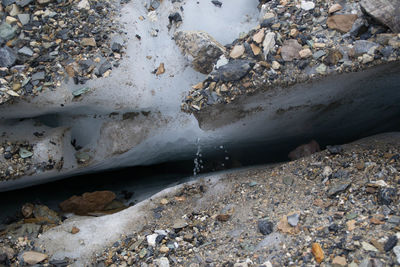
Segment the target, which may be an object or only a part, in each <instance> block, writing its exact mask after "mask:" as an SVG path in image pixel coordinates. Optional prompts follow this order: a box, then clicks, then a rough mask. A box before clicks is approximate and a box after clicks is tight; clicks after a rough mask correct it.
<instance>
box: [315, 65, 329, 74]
mask: <svg viewBox="0 0 400 267" xmlns="http://www.w3.org/2000/svg"><path fill="white" fill-rule="evenodd" d="M326 70H327V66H326V65H325V64H323V63H322V64H320V65H319V66H318V67H317V68H316V69H315V71H316V72H317V73H319V74H321V75H324V74H326Z"/></svg>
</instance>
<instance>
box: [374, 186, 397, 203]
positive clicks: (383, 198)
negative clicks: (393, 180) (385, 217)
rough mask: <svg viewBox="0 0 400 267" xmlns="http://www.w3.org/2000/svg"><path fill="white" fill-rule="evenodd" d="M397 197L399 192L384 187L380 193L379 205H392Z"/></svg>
mask: <svg viewBox="0 0 400 267" xmlns="http://www.w3.org/2000/svg"><path fill="white" fill-rule="evenodd" d="M396 197H397V190H396V189H395V188H391V187H386V188H385V187H382V188H380V189H379V192H378V203H379V204H380V205H390V204H391V203H392V202H394V200H395V198H396Z"/></svg>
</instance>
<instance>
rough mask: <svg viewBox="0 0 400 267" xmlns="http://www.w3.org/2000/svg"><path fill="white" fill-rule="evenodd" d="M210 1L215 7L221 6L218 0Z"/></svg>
mask: <svg viewBox="0 0 400 267" xmlns="http://www.w3.org/2000/svg"><path fill="white" fill-rule="evenodd" d="M211 3H213V5H214V6H216V7H222V3H221V2H220V1H218V0H212V1H211Z"/></svg>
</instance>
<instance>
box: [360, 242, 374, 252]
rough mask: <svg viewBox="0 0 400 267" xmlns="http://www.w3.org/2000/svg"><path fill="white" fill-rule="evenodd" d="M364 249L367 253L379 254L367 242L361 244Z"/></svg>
mask: <svg viewBox="0 0 400 267" xmlns="http://www.w3.org/2000/svg"><path fill="white" fill-rule="evenodd" d="M361 245H362V248H363V249H364V250H366V251H373V252H378V249H377V248H376V247H374V246H373V245H371V244H370V243H367V242H365V241H363V242H361Z"/></svg>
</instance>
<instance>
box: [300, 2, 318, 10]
mask: <svg viewBox="0 0 400 267" xmlns="http://www.w3.org/2000/svg"><path fill="white" fill-rule="evenodd" d="M300 6H301V8H302V9H304V10H306V11H308V10H311V9H314V7H315V4H314V2H311V1H302V2H301V5H300Z"/></svg>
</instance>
